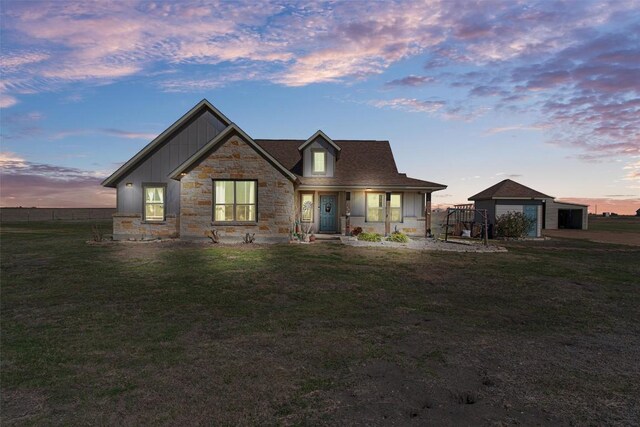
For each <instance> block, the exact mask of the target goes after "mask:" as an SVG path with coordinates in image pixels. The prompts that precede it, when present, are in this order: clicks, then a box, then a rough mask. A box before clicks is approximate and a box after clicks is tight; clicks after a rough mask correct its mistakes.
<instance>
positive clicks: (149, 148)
mask: <svg viewBox="0 0 640 427" xmlns="http://www.w3.org/2000/svg"><path fill="white" fill-rule="evenodd" d="M203 109H208V110H209V111H211V113H213V115H214V116H216V117H217V118H218V119H219V120H220V121H221V122H222V123H224V124H225V125H227V126H229V125H230V124H231V121H230V120H229V119H228V118H227V117H226V116H225V115H224V114H222V113H221V112H220V110H218V109H217V108H216V107H214V106H213V104H211V103H210V102H209V101H207V100H206V99H203V100H202V101H200V102H198V103H197V104H196V105H195V106H194V107H193V108H192V109H191V110H189V111H187V112H186V113H185V114H184V115H183V116H182V117H180V118H179V119H178V120H176V121H175V122H174V123H173V124H172V125H171V126H169V127H168V128H167V129H166V130H165V131H164V132H162V133H161V134H160V135H158V136H157V137H156V138H155V139H153V140H152V141H151V142H150V143H149V144H147V145H146V146H145V147H144V148H143V149H142V150H140V151H139V152H138V153H137V154H136V155H135V156H133V157H132V158H131V159H129V160H128V161H127V162H126V163H125V164H123V165H122V166H120V167H119V168H118V169H117V170H116V171H115V172H114V173H112V174H111V175H110V176H109V177H108V178H106V179H105V180H104V181H102V185H103V186H104V187H115V186H116V183H117V181H118V179H119V178H121V177H122V176H124V175H125V174H127V173H128V172H129V171H130V170H131V169H133V168H134V167H135V166H136V165H137V164H138V162H139V161H140V160H142V159H143V158H145V157H146V156H147V155H149V154H150V153H152V152H153V151H155V150H156V149H158V148H159V147H160V146H161V145H162V143H163V142H165V141H166V140H167V138H169V137H170V136H171V135H172V134H173V132H174V131H175V130H176V129H179V128H180V127H181V126H182V125H183V124H184V123H186V122H187V121H189V120H190V119H191V118H193V117H195V116H196V115H197V114H199V113H200V112H201V111H202V110H203Z"/></svg>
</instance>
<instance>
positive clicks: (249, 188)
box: [213, 180, 258, 222]
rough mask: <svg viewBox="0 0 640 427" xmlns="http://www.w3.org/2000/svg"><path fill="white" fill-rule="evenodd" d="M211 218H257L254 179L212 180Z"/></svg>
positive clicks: (244, 220) (253, 220) (255, 184)
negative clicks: (212, 204) (212, 203)
mask: <svg viewBox="0 0 640 427" xmlns="http://www.w3.org/2000/svg"><path fill="white" fill-rule="evenodd" d="M213 193H214V195H213V197H214V207H213V220H214V221H219V222H231V221H234V222H255V221H256V218H257V207H256V206H257V200H258V197H257V182H256V181H221V180H215V181H213Z"/></svg>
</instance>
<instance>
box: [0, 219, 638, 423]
mask: <svg viewBox="0 0 640 427" xmlns="http://www.w3.org/2000/svg"><path fill="white" fill-rule="evenodd" d="M101 227H103V228H104V229H108V227H109V224H108V223H102V224H101ZM90 228H91V224H89V223H63V222H48V223H11V224H8V223H4V224H2V227H1V231H0V238H1V245H2V252H1V262H2V264H1V276H0V279H1V286H2V288H1V310H2V311H1V325H2V341H1V344H2V346H1V366H2V377H1V384H2V390H1V391H2V411H1V413H2V415H1V417H2V418H1V420H0V421H1V422H2V424H3V425H6V424H9V423H15V424H27V425H39V424H43V423H47V424H152V423H153V424H157V423H160V424H184V425H192V424H198V423H200V424H230V425H236V424H260V425H262V424H268V425H269V424H367V425H380V424H396V425H403V424H407V423H415V424H424V423H429V424H435V425H441V424H455V425H457V424H465V425H482V424H492V423H499V422H502V423H506V424H510V423H521V424H526V425H530V424H558V423H565V424H570V423H573V424H578V425H585V424H597V425H602V424H620V425H625V424H626V425H628V424H633V423H634V422H637V420H638V419H640V395H639V394H638V389H637V384H639V383H640V365H639V364H638V362H637V361H638V360H640V310H639V309H638V307H640V288H639V283H638V277H640V262H638V260H640V250H639V249H638V248H635V247H629V246H624V247H623V246H614V245H604V244H597V243H591V242H586V241H579V240H550V241H544V242H525V243H510V244H509V246H508V248H509V252H508V253H479V254H478V253H440V252H418V251H409V250H400V249H398V250H390V249H378V248H360V247H346V246H342V245H340V244H338V243H316V244H313V245H271V246H269V245H264V246H263V245H238V246H217V245H215V246H214V245H203V244H187V243H175V242H173V243H143V244H117V245H102V246H100V245H88V244H86V243H85V241H86V240H89V239H90V237H91V229H90Z"/></svg>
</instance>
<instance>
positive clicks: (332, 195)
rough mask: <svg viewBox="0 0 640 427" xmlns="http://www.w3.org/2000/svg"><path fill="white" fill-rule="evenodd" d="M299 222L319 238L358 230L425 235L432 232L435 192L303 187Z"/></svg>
mask: <svg viewBox="0 0 640 427" xmlns="http://www.w3.org/2000/svg"><path fill="white" fill-rule="evenodd" d="M295 208H296V221H297V222H298V223H299V224H300V226H301V227H309V226H310V227H311V230H312V232H313V233H315V234H316V235H319V234H326V235H330V234H334V235H349V234H350V233H351V232H352V231H353V230H354V229H355V228H356V227H360V228H362V230H363V231H365V232H370V233H379V234H382V235H388V234H389V233H391V232H393V231H399V232H402V233H404V234H407V235H409V236H425V235H426V234H428V233H429V232H430V229H431V191H426V190H422V191H421V190H407V189H404V188H388V187H384V188H375V187H372V188H322V187H315V188H299V189H297V190H296V192H295Z"/></svg>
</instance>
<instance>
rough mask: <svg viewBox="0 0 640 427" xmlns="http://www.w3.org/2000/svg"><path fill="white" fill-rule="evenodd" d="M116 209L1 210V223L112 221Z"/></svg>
mask: <svg viewBox="0 0 640 427" xmlns="http://www.w3.org/2000/svg"><path fill="white" fill-rule="evenodd" d="M114 213H116V209H115V208H0V222H9V221H57V220H65V221H77V220H96V219H111V216H112V215H113V214H114Z"/></svg>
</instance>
